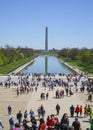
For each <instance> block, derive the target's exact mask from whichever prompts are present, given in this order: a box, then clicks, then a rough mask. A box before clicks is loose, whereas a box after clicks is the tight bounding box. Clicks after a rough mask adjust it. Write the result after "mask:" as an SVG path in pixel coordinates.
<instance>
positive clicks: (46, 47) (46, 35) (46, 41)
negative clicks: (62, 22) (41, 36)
mask: <svg viewBox="0 0 93 130" xmlns="http://www.w3.org/2000/svg"><path fill="white" fill-rule="evenodd" d="M45 51H46V52H47V51H48V27H46V28H45Z"/></svg>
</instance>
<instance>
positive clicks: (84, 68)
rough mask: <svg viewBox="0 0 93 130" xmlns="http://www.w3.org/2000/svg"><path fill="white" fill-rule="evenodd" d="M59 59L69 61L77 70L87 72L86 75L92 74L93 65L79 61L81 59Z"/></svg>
mask: <svg viewBox="0 0 93 130" xmlns="http://www.w3.org/2000/svg"><path fill="white" fill-rule="evenodd" d="M61 59H62V60H64V61H65V62H67V63H69V64H70V65H72V66H75V67H76V68H78V69H79V70H81V71H83V72H85V73H87V74H88V76H93V66H92V65H90V64H88V63H84V62H81V61H76V60H70V59H67V58H63V57H62V58H61Z"/></svg>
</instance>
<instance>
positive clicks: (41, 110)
mask: <svg viewBox="0 0 93 130" xmlns="http://www.w3.org/2000/svg"><path fill="white" fill-rule="evenodd" d="M45 113H46V112H45V109H44V106H43V105H41V107H40V114H41V117H42V118H43V119H44V116H45Z"/></svg>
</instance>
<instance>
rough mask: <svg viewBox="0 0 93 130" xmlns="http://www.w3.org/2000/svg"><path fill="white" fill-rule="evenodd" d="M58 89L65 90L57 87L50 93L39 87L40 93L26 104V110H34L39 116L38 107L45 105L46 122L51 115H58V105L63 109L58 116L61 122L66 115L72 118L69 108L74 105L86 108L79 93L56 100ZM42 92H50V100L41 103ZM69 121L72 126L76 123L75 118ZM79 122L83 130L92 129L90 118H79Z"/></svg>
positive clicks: (32, 96) (32, 95) (33, 94)
mask: <svg viewBox="0 0 93 130" xmlns="http://www.w3.org/2000/svg"><path fill="white" fill-rule="evenodd" d="M57 89H63V88H62V87H55V88H54V90H53V91H52V90H51V91H49V90H48V89H46V90H45V89H44V88H42V87H39V88H38V92H36V93H32V94H31V97H30V99H29V101H28V103H27V104H26V107H25V109H27V110H28V111H30V109H33V110H34V112H35V115H37V109H38V107H40V106H41V104H43V106H44V108H45V110H46V115H45V120H46V118H47V116H48V115H51V114H55V115H56V110H55V106H56V104H57V103H58V104H59V105H60V107H61V110H60V114H59V116H58V118H59V120H60V119H61V118H62V115H63V114H64V113H68V115H69V116H70V111H69V108H70V106H71V105H72V104H73V105H74V106H75V107H76V106H77V104H78V105H82V106H83V107H84V106H85V104H84V102H83V101H82V100H80V98H79V97H78V94H77V93H74V95H72V96H71V97H69V96H64V98H60V99H56V98H55V91H56V90H57ZM41 92H44V93H47V92H49V99H48V100H44V101H41V100H40V94H41ZM69 119H70V125H71V124H72V122H73V121H74V118H69ZM79 121H80V123H81V126H82V129H83V130H86V128H89V127H90V126H89V122H88V121H89V117H88V118H79Z"/></svg>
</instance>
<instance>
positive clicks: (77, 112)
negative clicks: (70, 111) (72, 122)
mask: <svg viewBox="0 0 93 130" xmlns="http://www.w3.org/2000/svg"><path fill="white" fill-rule="evenodd" d="M75 112H76V114H77V117H78V114H79V112H80V108H79V105H77V106H76V110H75Z"/></svg>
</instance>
